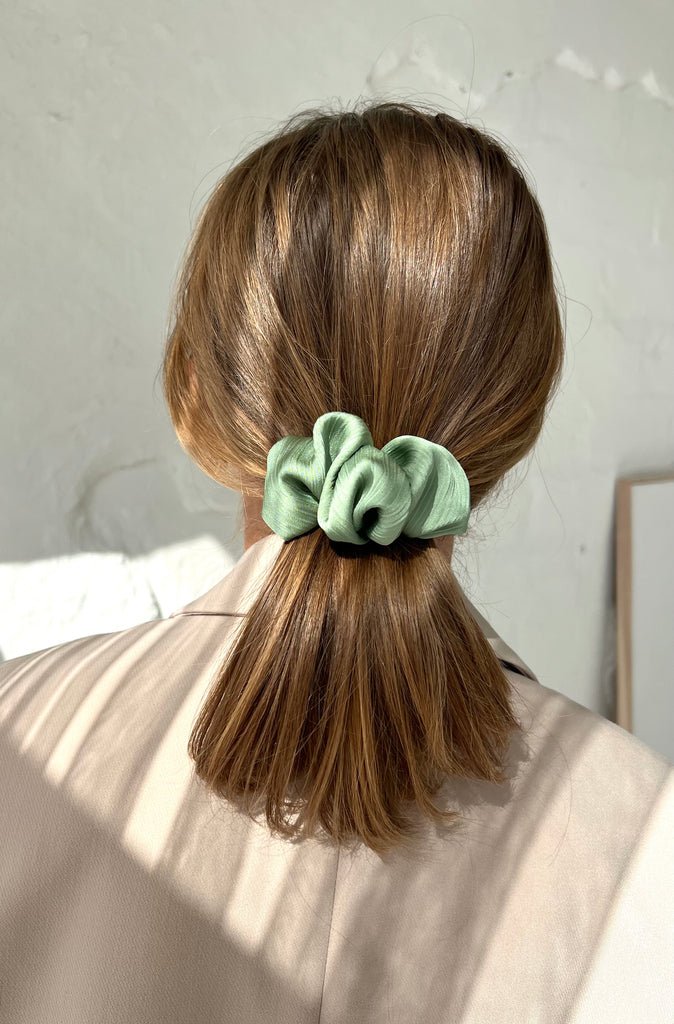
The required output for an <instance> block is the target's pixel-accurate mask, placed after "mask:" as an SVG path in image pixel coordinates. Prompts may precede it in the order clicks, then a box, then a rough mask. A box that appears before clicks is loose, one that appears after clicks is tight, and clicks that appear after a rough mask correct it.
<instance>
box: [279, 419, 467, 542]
mask: <svg viewBox="0 0 674 1024" xmlns="http://www.w3.org/2000/svg"><path fill="white" fill-rule="evenodd" d="M469 515H470V485H469V483H468V477H467V476H466V474H465V473H464V471H463V468H462V466H461V465H460V463H459V462H457V460H456V459H455V458H454V456H453V455H452V454H451V453H450V452H449V451H448V450H447V449H446V448H444V447H443V446H442V445H440V444H436V443H435V442H434V441H429V440H428V439H427V438H425V437H417V436H415V435H414V434H402V435H401V436H400V437H394V438H393V440H392V441H389V442H388V444H385V445H384V447H383V448H381V449H379V448H375V447H373V444H372V435H371V434H370V431H369V430H368V428H367V426H366V425H365V423H364V422H363V420H362V419H361V418H360V416H356V415H354V414H353V413H348V412H326V413H325V414H324V415H323V416H319V417H318V419H317V420H316V422H315V424H314V430H313V438H311V437H296V436H295V435H293V434H289V435H288V436H287V437H282V438H281V440H280V441H277V442H276V444H274V445H272V447H271V448H270V449H269V454H268V455H267V476H266V479H265V485H264V498H263V501H262V518H263V519H264V521H265V523H266V524H267V526H269V527H270V528H271V529H272V530H273V531H274V533H277V534H279V535H280V536H281V537H283V539H284V540H291V539H292V538H293V537H299V536H301V534H303V533H308V532H309V531H310V530H313V529H315V527H316V526H320V527H321V529H322V530H324V532H325V533H327V535H328V537H330V539H331V540H334V541H341V542H346V543H348V544H367V542H368V541H370V540H373V541H375V542H376V543H377V544H390V543H391V541H394V540H395V539H396V538H397V537H399V536H400V534H401V533H404V534H406V536H408V537H422V538H424V539H428V538H431V537H441V536H444V535H445V534H449V533H454V534H457V533H465V532H466V530H467V528H468V517H469Z"/></svg>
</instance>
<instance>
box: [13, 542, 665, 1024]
mask: <svg viewBox="0 0 674 1024" xmlns="http://www.w3.org/2000/svg"><path fill="white" fill-rule="evenodd" d="M282 543H283V541H282V540H281V538H279V537H277V536H276V535H275V534H272V535H268V536H266V537H264V538H263V539H262V540H259V541H258V542H257V543H256V544H254V545H253V546H252V547H250V548H248V550H247V551H245V552H244V554H243V556H242V557H241V558H240V560H239V561H238V562H237V563H236V565H235V566H234V568H233V569H232V571H231V572H230V573H229V574H228V575H227V576H226V577H225V578H224V579H223V580H221V581H220V582H219V583H218V584H217V585H216V586H215V587H213V588H212V589H211V590H210V591H209V592H208V593H206V594H204V595H203V596H202V597H199V598H198V599H197V600H196V601H193V602H192V603H191V604H188V605H186V606H185V607H183V608H180V609H179V610H177V611H175V612H174V613H173V614H172V615H169V616H168V618H166V619H159V620H154V621H151V622H145V623H143V624H142V625H139V626H136V627H134V628H132V629H126V630H123V631H122V632H118V633H109V634H102V635H97V636H92V637H88V638H86V639H80V640H75V641H72V642H69V643H65V644H61V645H59V646H57V647H52V648H49V649H47V650H44V651H39V652H36V653H33V654H28V655H26V656H24V657H19V658H14V659H13V660H11V661H9V662H6V663H4V664H3V665H0V808H1V810H2V842H1V845H0V895H1V898H0V914H1V918H0V1021H1V1022H2V1024H108V1022H109V1024H126V1022H129V1024H167V1022H180V1024H210V1022H218V1024H223V1022H227V1024H230V1022H231V1024H281V1022H283V1024H305V1022H306V1024H319V1022H320V1024H392V1022H396V1024H436V1022H437V1024H441V1022H442V1024H534V1022H535V1024H539V1022H540V1024H603V1022H605V1024H621V1022H624V1024H641V1022H643V1024H672V1022H673V1021H674V895H673V885H672V882H673V879H674V873H673V871H672V866H673V863H674V859H673V846H674V840H673V836H674V768H673V767H672V765H671V764H670V763H669V762H668V761H666V760H665V759H664V758H663V757H661V756H660V755H659V754H657V753H655V752H654V751H653V750H651V749H650V748H649V747H647V746H645V745H644V744H643V743H641V742H640V741H639V740H638V739H636V738H635V737H633V736H632V735H630V734H629V733H627V732H625V731H624V730H622V729H620V728H619V727H618V726H616V725H614V724H612V723H611V722H609V721H607V720H606V719H604V718H602V717H600V716H599V715H596V714H594V713H593V712H591V711H589V710H587V709H586V708H584V707H581V706H580V705H579V704H576V703H574V702H573V701H572V700H569V699H568V698H567V697H565V696H563V695H562V694H560V693H557V692H555V691H554V690H551V689H548V688H547V687H545V686H544V685H542V684H541V683H540V682H539V681H538V680H537V679H536V677H535V676H534V674H533V673H532V672H531V671H530V669H528V668H527V666H526V665H525V664H524V662H523V661H522V660H521V658H519V657H518V655H517V654H516V653H515V652H514V651H513V650H511V649H510V648H509V647H508V646H507V645H506V644H505V643H504V641H503V640H502V639H501V638H500V637H499V636H498V635H497V634H496V633H495V632H494V630H493V629H491V627H490V626H489V623H488V622H486V620H485V619H483V618H482V617H481V616H480V615H479V614H478V613H477V611H475V615H476V617H477V619H478V622H479V624H480V626H481V628H482V629H483V630H484V631H485V633H486V635H487V636H488V639H489V642H490V643H491V644H492V646H493V648H494V650H495V652H496V653H497V655H498V657H499V658H500V659H501V660H502V661H503V663H504V665H505V667H506V672H507V675H508V678H509V680H510V682H511V684H512V690H513V700H514V704H515V711H516V713H517V714H518V717H519V719H520V721H521V722H522V724H523V725H524V727H525V731H524V734H523V737H522V739H521V741H520V740H518V741H517V742H514V743H513V745H512V749H511V754H510V757H509V761H510V764H511V768H512V781H511V782H509V783H507V784H506V785H504V786H502V787H498V786H495V785H493V784H488V783H469V782H465V781H464V782H456V781H454V780H448V781H447V783H446V786H445V787H444V788H443V790H442V796H441V797H439V798H438V802H441V800H442V801H445V805H446V806H449V805H453V806H454V807H456V808H458V809H459V810H461V811H462V812H463V814H464V817H465V821H466V825H465V827H464V830H463V832H462V834H461V835H460V836H456V835H454V836H453V837H452V836H451V834H449V837H448V834H447V833H445V834H444V835H443V834H442V832H441V831H440V830H438V829H437V828H436V827H435V826H433V825H432V824H431V823H428V827H427V829H426V831H425V833H424V841H423V844H422V847H421V849H420V851H419V852H417V853H416V854H415V855H414V856H410V855H402V854H400V853H398V852H396V851H394V852H393V853H391V854H389V855H387V856H386V857H380V856H377V855H376V854H374V853H373V852H372V851H370V850H369V848H367V847H366V846H364V845H360V846H357V847H356V849H355V850H353V851H349V852H345V851H344V850H342V851H341V852H340V851H339V850H338V849H337V848H336V847H335V846H332V845H330V844H327V845H326V844H325V841H323V842H320V841H319V840H315V839H314V840H307V839H305V840H302V841H299V842H295V843H291V842H287V841H284V840H281V839H274V838H272V837H271V836H270V835H269V833H268V832H267V831H266V830H265V828H264V827H263V826H262V825H261V824H258V823H254V822H250V821H249V820H248V819H247V818H246V817H245V816H244V815H242V814H241V813H240V812H236V811H235V810H233V809H232V808H231V807H230V806H229V805H227V804H225V803H224V802H223V801H220V800H218V798H216V797H209V796H208V795H207V794H206V792H205V790H204V788H203V787H202V786H201V785H200V784H199V783H198V782H197V780H196V779H195V778H194V777H193V775H192V770H191V762H190V760H189V758H188V756H187V752H186V747H187V740H188V736H189V733H190V730H191V726H192V724H193V721H194V717H195V715H196V713H197V710H198V708H199V705H200V704H201V701H202V698H203V696H204V695H205V693H206V690H207V689H208V686H209V682H210V674H211V672H212V671H214V669H215V667H216V665H217V663H218V661H219V658H220V656H221V654H222V653H223V651H224V648H225V646H226V645H227V642H228V637H229V639H230V640H231V639H232V636H233V632H232V631H233V628H234V626H235V624H236V622H237V621H238V620H239V619H240V616H241V615H242V613H243V612H244V611H245V609H246V608H247V607H248V606H249V603H250V601H251V599H252V596H253V595H254V594H255V592H256V590H257V589H258V588H259V587H260V586H262V585H263V583H264V577H265V573H266V572H267V571H268V569H269V567H270V565H271V564H272V562H273V560H274V558H275V557H276V555H277V553H278V550H279V548H280V545H281V544H282ZM471 607H472V606H471ZM571 639H572V638H570V637H567V638H565V637H563V636H560V638H559V642H560V644H562V643H567V642H570V641H571Z"/></svg>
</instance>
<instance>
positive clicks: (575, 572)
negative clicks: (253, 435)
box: [0, 0, 674, 715]
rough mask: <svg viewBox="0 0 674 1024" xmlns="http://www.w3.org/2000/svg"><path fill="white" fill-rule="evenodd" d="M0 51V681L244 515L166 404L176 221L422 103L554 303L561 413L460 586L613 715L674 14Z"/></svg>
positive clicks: (429, 14)
mask: <svg viewBox="0 0 674 1024" xmlns="http://www.w3.org/2000/svg"><path fill="white" fill-rule="evenodd" d="M439 9H442V11H443V12H444V13H443V14H441V15H438V13H437V12H438V10H439ZM1 27H2V32H0V47H2V52H3V58H2V70H3V83H2V86H3V87H2V102H1V105H0V106H1V117H2V145H3V159H2V172H3V188H2V242H1V244H2V257H3V259H2V269H3V288H2V298H3V301H2V305H1V307H0V318H1V326H2V360H1V380H2V402H1V406H0V416H1V417H2V424H1V435H0V446H1V448H0V458H1V460H2V462H1V465H0V470H1V472H2V481H3V488H2V511H1V514H0V565H1V569H0V651H1V652H2V656H3V657H4V658H5V659H7V658H11V657H15V656H17V655H20V654H22V653H25V652H28V651H31V650H38V649H42V648H44V647H47V646H51V645H52V644H56V643H60V642H63V641H66V640H69V639H72V638H74V637H77V636H83V635H88V634H91V633H101V632H109V631H112V630H118V629H122V628H125V627H127V626H131V625H134V624H136V623H138V622H142V621H146V620H147V619H149V618H153V617H155V616H157V615H166V614H168V613H169V612H170V611H172V610H173V609H174V608H176V607H178V606H179V605H180V604H183V603H185V602H186V601H188V600H190V599H191V598H192V597H194V596H196V595H197V594H198V593H201V592H203V591H204V590H205V589H207V587H209V586H211V585H212V584H213V583H214V582H215V581H216V580H217V579H218V578H220V577H221V576H222V575H224V573H225V572H226V571H228V569H229V568H230V567H231V565H232V564H233V561H234V560H235V559H236V558H238V557H239V555H240V554H241V552H242V550H243V541H242V537H241V535H240V534H238V535H237V532H236V531H237V523H236V512H237V509H238V503H239V499H238V495H237V494H235V493H234V492H230V491H225V490H224V489H222V488H220V487H218V486H217V485H216V484H214V483H213V482H212V481H210V480H209V479H208V478H207V477H205V476H204V475H203V474H202V473H201V472H200V470H198V469H197V468H196V467H195V466H194V465H193V464H192V463H191V462H190V460H189V459H188V458H187V456H186V455H185V454H184V453H183V451H182V449H181V448H180V446H179V444H178V442H177V440H176V438H175V435H174V434H173V431H172V427H171V424H170V421H169V419H168V416H167V413H166V411H165V409H164V406H163V401H162V398H161V387H160V381H159V378H158V377H157V373H158V369H159V361H160V355H161V348H162V344H163V340H164V335H165V329H166V324H167V316H168V313H167V310H168V302H169V296H170V291H171V288H172V285H173V282H174V276H175V272H176V269H177V266H178V262H179V259H180V256H181V254H182V251H183V247H184V244H185V242H186V240H187V237H188V235H189V232H190V229H191V227H192V226H193V224H194V219H195V215H196V213H197V211H198V209H199V207H200V205H201V203H202V201H203V199H204V198H205V197H206V195H207V193H208V192H209V191H210V189H211V188H212V186H213V185H214V184H215V182H216V180H217V179H218V178H219V177H220V175H221V174H222V173H223V171H224V170H225V169H226V168H227V167H228V166H229V165H230V163H231V162H232V161H233V160H235V159H236V157H237V154H239V153H242V152H243V151H244V150H247V149H248V148H250V147H251V146H252V145H254V144H255V142H256V139H257V138H258V137H261V133H264V132H266V131H268V130H271V129H273V127H274V125H275V124H276V123H277V122H278V121H279V120H281V119H283V118H285V117H286V116H287V115H288V114H289V113H291V112H293V111H294V110H297V109H300V108H303V107H305V106H307V105H310V104H316V103H323V102H330V101H331V100H333V99H336V98H339V99H340V100H341V101H344V102H350V101H353V100H355V99H356V98H359V97H372V98H375V97H377V98H382V99H384V98H385V99H392V98H396V99H399V98H404V99H407V100H411V101H414V100H415V99H420V98H422V99H426V100H430V101H431V102H435V103H438V104H439V105H442V106H444V107H445V108H446V109H447V110H449V111H450V112H453V113H462V114H466V113H467V114H468V115H469V116H470V117H471V119H472V120H474V121H475V122H476V123H477V124H478V125H480V124H483V125H484V126H486V127H487V128H489V129H490V130H492V131H495V132H497V133H498V134H499V135H500V136H502V137H503V138H504V139H506V140H507V141H509V142H510V143H512V145H513V146H514V147H515V148H516V149H517V151H518V152H519V153H520V154H521V155H522V157H523V158H524V160H525V162H526V165H527V167H528V168H529V171H530V173H531V175H532V177H533V179H534V181H535V183H536V187H537V190H538V194H539V197H540V199H541V202H542V205H543V208H544V211H545V213H546V216H547V220H548V225H549V229H550V234H551V238H552V245H553V251H554V256H555V261H556V265H557V270H558V275H559V283H560V285H561V287H562V288H563V289H564V290H565V292H566V295H567V302H568V306H567V332H568V334H567V337H568V340H567V344H568V355H567V366H566V376H565V383H564V386H563V390H562V392H561V394H560V395H559V397H558V398H557V401H556V403H555V405H554V406H553V409H552V414H551V417H550V419H549V421H548V424H547V427H546V428H545V431H544V434H543V436H542V437H541V440H540V443H539V446H538V448H537V449H536V453H535V455H534V457H533V458H531V459H530V460H528V462H527V464H525V465H521V466H520V467H519V468H518V469H517V470H516V471H515V473H514V474H513V477H512V486H511V487H510V489H509V492H508V495H507V496H505V495H504V496H503V497H502V498H501V499H499V501H498V503H497V505H496V506H495V507H494V508H493V509H492V511H491V512H490V513H489V514H488V515H486V516H482V517H479V516H478V517H475V519H474V520H473V521H472V528H471V532H470V533H469V534H468V535H467V537H466V538H464V539H463V540H460V541H459V542H458V543H457V546H456V551H457V555H456V558H457V561H456V564H457V567H458V572H459V575H460V576H461V578H462V582H463V583H464V586H465V587H466V589H467V591H468V593H469V596H470V597H471V599H472V600H473V601H474V602H475V603H476V604H477V605H478V607H479V608H480V610H481V611H482V612H483V613H484V614H485V615H486V617H487V618H488V619H490V621H491V622H492V624H493V625H494V627H495V628H496V630H497V631H498V632H499V633H501V635H502V636H503V637H504V638H505V639H506V640H507V642H509V643H510V644H511V645H512V646H513V647H514V648H515V649H516V650H517V651H518V653H520V654H521V656H522V657H523V658H524V659H525V661H527V662H528V664H529V665H530V666H531V667H532V668H533V669H534V670H535V671H536V672H537V674H538V675H539V678H540V679H541V682H543V683H544V684H545V685H547V686H550V687H552V688H554V689H558V690H561V691H562V692H564V693H567V694H568V695H569V696H571V697H573V698H574V699H576V700H578V701H580V702H581V703H584V704H586V705H587V706H589V707H591V708H593V709H595V710H600V711H602V712H603V713H605V714H609V715H610V714H611V711H612V701H611V686H612V662H613V648H612V644H613V640H612V628H613V612H612V579H613V570H612V559H613V488H614V481H615V478H616V476H618V475H621V474H623V473H627V472H632V471H649V470H653V471H658V470H664V469H668V468H672V463H673V453H674V445H673V442H674V402H673V398H674V372H672V371H673V364H674V345H673V343H672V335H673V328H672V318H673V313H672V306H671V301H670V287H671V283H672V245H673V243H672V225H673V217H672V202H673V201H672V171H673V164H674V130H673V129H674V81H673V77H674V72H673V70H672V61H671V41H672V38H674V8H672V7H671V6H669V5H664V4H660V3H656V2H655V0H646V2H642V3H639V4H637V3H635V2H633V0H632V2H630V3H624V2H623V3H620V4H619V5H617V6H616V4H615V3H611V4H609V3H607V2H604V3H597V2H595V3H593V4H592V5H588V4H587V3H582V4H581V3H577V2H576V3H569V2H568V0H567V2H566V3H565V4H563V5H562V4H556V5H553V4H550V3H546V4H543V3H541V2H540V0H538V2H536V3H534V2H533V0H530V2H527V3H524V2H523V3H515V2H513V0H502V2H500V3H499V4H498V5H497V4H494V3H492V4H486V3H479V4H478V3H472V4H471V3H459V2H454V3H448V4H445V5H442V7H441V5H438V4H437V3H430V2H427V0H415V2H411V0H404V2H403V0H386V2H385V0H377V2H369V3H365V5H364V6H363V4H362V2H356V0H348V2H343V3H341V4H326V3H309V2H304V3H300V2H297V0H296V2H294V3H289V2H286V3H281V4H272V3H265V4H262V3H260V2H251V3H247V4H243V3H239V4H225V3H222V2H220V3H218V2H216V0H203V2H202V3H200V4H186V3H177V2H176V0H173V2H168V3H167V2H164V3H156V2H145V3H143V4H137V3H132V2H129V0H118V2H116V3H114V4H113V3H112V2H108V3H103V2H102V0H94V2H91V0H90V2H88V3H84V2H83V0H62V2H61V3H60V4H59V5H55V4H45V3H44V0H34V2H33V4H32V5H31V6H30V7H27V6H25V5H20V4H14V5H12V7H11V8H8V7H7V6H5V7H4V9H3V12H2V15H1ZM518 483H519V487H518V488H517V489H515V490H514V488H515V486H516V484H518Z"/></svg>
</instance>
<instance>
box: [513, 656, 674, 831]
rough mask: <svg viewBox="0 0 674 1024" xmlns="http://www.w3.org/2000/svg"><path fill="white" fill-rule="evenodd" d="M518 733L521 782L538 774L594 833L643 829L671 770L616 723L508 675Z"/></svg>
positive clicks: (667, 784) (668, 783)
mask: <svg viewBox="0 0 674 1024" xmlns="http://www.w3.org/2000/svg"><path fill="white" fill-rule="evenodd" d="M508 676H509V679H510V680H511V683H512V693H513V709H514V712H515V715H516V717H517V718H518V720H519V722H520V724H521V726H522V742H523V746H524V748H525V752H524V755H523V757H524V767H523V770H522V771H523V775H528V774H531V773H536V772H537V773H538V777H539V778H540V779H541V781H542V780H544V779H550V780H555V782H556V783H557V785H558V788H559V790H560V791H565V792H566V795H567V799H568V801H569V805H570V806H571V805H573V812H574V813H575V814H576V815H579V816H580V817H581V818H583V819H585V820H586V822H587V824H588V825H590V824H591V823H592V822H594V826H595V828H596V830H597V832H598V833H600V832H601V831H602V828H605V829H606V831H607V833H608V832H610V831H611V830H615V829H617V828H620V829H622V830H624V831H625V832H628V831H631V830H632V829H634V828H635V827H636V825H637V823H638V822H639V821H641V822H643V821H645V819H646V817H647V816H648V814H649V813H650V809H651V808H654V807H655V804H656V803H657V801H658V800H659V798H660V795H661V793H662V792H663V791H669V789H670V788H671V784H672V778H673V777H674V766H672V764H671V763H670V762H669V761H668V760H667V758H666V757H664V756H663V755H662V754H660V753H659V752H658V751H656V750H654V749H653V748H652V747H650V746H648V744H646V743H644V742H643V741H642V740H640V739H639V738H638V737H637V736H635V735H633V734H632V733H630V732H627V730H625V729H623V728H622V727H621V726H619V725H617V724H616V723H615V722H612V721H610V720H609V719H607V718H605V717H603V716H602V715H600V714H597V713H596V712H594V711H591V710H590V709H589V708H586V707H584V706H583V705H582V704H579V703H577V702H576V701H574V700H572V699H571V698H570V697H567V696H565V695H564V694H562V693H560V692H558V691H557V690H553V689H551V688H549V687H546V686H544V685H543V684H541V683H540V682H535V681H532V680H530V679H527V678H524V677H523V676H520V675H517V674H515V673H511V672H509V673H508Z"/></svg>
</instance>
